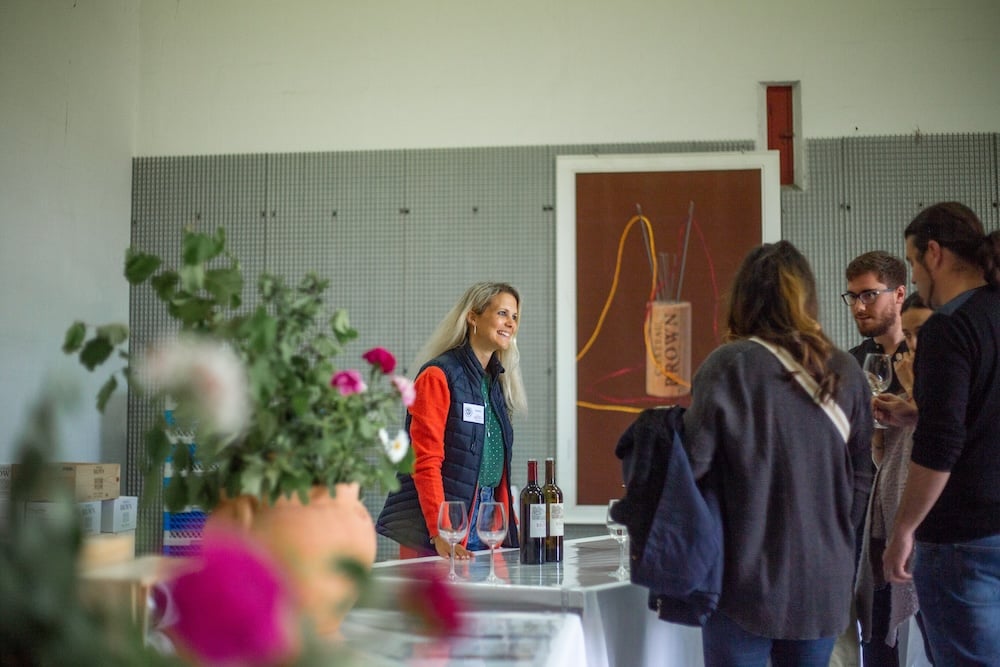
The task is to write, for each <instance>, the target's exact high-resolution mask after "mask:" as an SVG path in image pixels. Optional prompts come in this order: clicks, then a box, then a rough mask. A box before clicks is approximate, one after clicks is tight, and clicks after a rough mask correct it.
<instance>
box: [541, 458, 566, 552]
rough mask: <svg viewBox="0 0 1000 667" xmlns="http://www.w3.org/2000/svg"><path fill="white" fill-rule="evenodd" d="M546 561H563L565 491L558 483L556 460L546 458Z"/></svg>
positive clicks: (544, 492)
mask: <svg viewBox="0 0 1000 667" xmlns="http://www.w3.org/2000/svg"><path fill="white" fill-rule="evenodd" d="M542 496H543V497H544V498H545V562H546V563H561V562H562V559H563V492H562V489H560V488H559V486H558V485H557V484H556V461H555V459H553V458H547V459H545V486H543V487H542Z"/></svg>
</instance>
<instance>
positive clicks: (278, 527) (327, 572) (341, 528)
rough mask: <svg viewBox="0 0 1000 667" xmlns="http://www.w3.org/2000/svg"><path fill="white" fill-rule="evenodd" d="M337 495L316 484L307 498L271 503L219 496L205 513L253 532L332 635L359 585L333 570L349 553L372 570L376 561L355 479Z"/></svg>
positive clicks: (368, 520) (303, 604)
mask: <svg viewBox="0 0 1000 667" xmlns="http://www.w3.org/2000/svg"><path fill="white" fill-rule="evenodd" d="M334 489H335V491H336V495H333V496H331V495H330V493H329V491H328V490H327V489H326V487H322V486H314V487H313V488H312V490H311V491H310V494H309V503H308V504H306V505H303V504H302V503H301V502H300V501H299V499H298V496H293V497H292V498H284V497H283V498H279V499H278V501H277V502H275V504H274V505H267V504H265V503H261V502H260V501H259V500H258V499H257V498H254V497H251V496H241V497H239V498H234V499H228V500H223V501H222V502H221V503H220V504H219V506H218V507H216V509H215V510H213V511H212V515H211V516H210V517H209V520H208V524H207V525H206V529H210V527H211V525H212V524H213V523H222V522H224V523H226V524H232V523H236V524H238V525H239V526H241V527H242V528H244V529H245V530H248V531H249V532H250V533H251V534H253V535H254V536H255V537H256V538H257V539H258V540H259V541H260V543H261V544H263V545H264V546H265V547H266V548H267V549H268V550H269V551H270V552H271V553H272V554H273V555H274V557H275V558H276V559H277V560H278V562H279V563H280V564H281V565H282V566H283V568H284V569H285V572H286V574H287V575H288V577H289V580H290V581H291V582H292V586H293V588H294V590H295V593H296V595H297V598H298V602H299V604H300V606H301V609H302V611H304V612H305V613H306V614H307V615H308V616H309V617H311V618H312V620H313V622H314V623H315V627H316V631H317V632H318V633H319V634H321V635H335V634H337V631H338V629H339V627H340V623H341V621H342V620H343V618H344V616H345V615H346V614H347V612H348V611H349V610H350V608H351V607H352V606H353V605H354V603H355V602H356V601H357V597H358V589H357V584H356V583H355V582H354V580H353V579H351V578H350V577H349V576H346V575H344V574H342V573H340V572H339V571H338V570H337V569H336V562H337V560H338V559H342V558H350V559H352V560H355V561H357V562H359V563H361V564H362V565H363V566H364V567H365V568H367V569H370V568H371V566H372V563H374V562H375V551H376V539H375V525H374V524H373V523H372V518H371V515H370V514H369V513H368V509H367V508H366V507H365V506H364V504H362V503H361V501H360V499H359V497H358V496H359V487H358V485H357V484H337V485H336V486H335V487H334Z"/></svg>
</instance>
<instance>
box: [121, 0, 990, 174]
mask: <svg viewBox="0 0 1000 667" xmlns="http://www.w3.org/2000/svg"><path fill="white" fill-rule="evenodd" d="M998 28H1000V2H997V1H996V0H878V2H872V1H871V0H757V1H755V2H747V1H746V0H656V1H654V0H616V1H614V2H608V0H545V1H542V2H539V1H538V0H509V1H508V2H484V1H482V0H423V1H414V0H283V1H282V2H273V0H209V1H206V0H143V3H142V11H141V34H142V43H141V49H142V62H143V68H142V80H141V91H142V92H141V105H140V116H139V135H138V143H137V149H138V152H139V154H141V155H174V154H204V153H247V152H257V151H264V152H266V151H320V150H344V149H373V148H375V149H377V148H413V147H447V146H489V145H527V144H553V143H590V142H594V143H600V142H629V141H660V140H687V139H754V138H756V137H757V135H758V118H757V115H758V97H757V85H758V82H759V81H793V80H798V81H801V82H802V84H801V89H802V105H803V121H804V122H803V133H804V135H805V136H806V137H839V136H850V135H854V134H860V135H880V134H907V133H910V132H913V131H914V130H916V129H917V128H919V129H920V130H921V131H923V132H964V131H992V130H997V129H1000V86H997V85H996V83H997V79H996V74H995V72H996V70H997V67H998V66H1000V39H997V36H996V35H997V30H998Z"/></svg>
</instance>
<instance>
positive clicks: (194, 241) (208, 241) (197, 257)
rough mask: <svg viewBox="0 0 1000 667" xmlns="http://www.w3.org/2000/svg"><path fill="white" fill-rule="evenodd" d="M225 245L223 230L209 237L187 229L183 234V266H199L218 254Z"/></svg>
mask: <svg viewBox="0 0 1000 667" xmlns="http://www.w3.org/2000/svg"><path fill="white" fill-rule="evenodd" d="M225 246H226V235H225V232H222V233H221V234H218V233H217V234H216V236H215V237H211V236H209V235H208V234H199V233H197V232H192V231H188V232H185V234H184V250H183V255H184V265H185V267H192V266H200V265H201V264H204V263H205V262H207V261H209V260H211V259H214V258H215V257H218V256H219V253H221V252H222V250H223V248H225Z"/></svg>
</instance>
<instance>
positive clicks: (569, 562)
mask: <svg viewBox="0 0 1000 667" xmlns="http://www.w3.org/2000/svg"><path fill="white" fill-rule="evenodd" d="M495 564H496V571H497V574H498V576H500V578H501V579H503V581H504V584H503V585H501V586H489V585H485V584H483V583H482V581H483V579H485V577H486V575H487V574H488V572H489V554H488V553H485V552H484V553H479V554H477V555H476V558H475V559H474V560H472V561H464V562H459V563H457V564H456V569H457V571H458V575H459V577H461V581H460V582H458V583H457V584H455V585H454V592H455V595H456V597H457V598H458V599H459V600H460V602H461V603H462V604H463V605H464V608H465V609H468V610H470V611H475V612H482V611H522V612H535V611H548V612H558V613H571V614H575V615H577V616H578V617H579V619H580V623H581V625H582V628H583V639H582V641H581V642H580V645H581V646H582V647H583V648H584V650H585V654H586V658H587V664H588V665H589V667H645V666H647V665H648V666H649V667H654V666H655V667H672V666H674V665H677V666H685V667H686V666H688V665H701V664H702V663H703V658H702V650H701V630H700V628H693V627H688V626H683V625H676V624H673V623H664V622H663V621H661V620H659V619H658V618H657V617H656V614H655V613H653V612H652V611H650V610H649V609H648V606H647V597H648V593H649V591H648V590H646V589H645V588H642V587H639V586H633V585H632V584H631V583H629V582H628V581H619V580H617V579H616V578H614V577H613V576H611V574H612V573H613V572H614V570H615V568H616V567H617V566H618V547H617V544H616V543H615V542H613V541H612V540H611V539H610V538H608V537H587V538H581V539H577V540H567V541H566V544H565V559H564V561H563V562H562V563H546V564H545V565H541V566H539V565H521V564H520V562H518V552H517V550H516V549H504V550H499V551H498V552H497V553H496V561H495ZM428 566H430V567H434V568H437V569H438V570H439V573H440V574H441V575H442V576H443V575H444V574H446V573H447V571H448V562H447V561H446V560H444V559H442V558H437V557H433V558H418V559H412V560H406V561H389V562H385V563H376V565H375V568H374V571H373V572H374V574H375V579H376V584H377V588H378V589H380V590H381V592H382V596H383V597H382V599H380V600H379V599H373V600H369V601H368V602H367V604H369V605H370V606H372V607H374V608H378V609H388V610H391V609H394V605H395V599H396V598H395V594H396V593H397V592H398V591H399V590H401V587H402V586H405V585H406V582H407V581H408V580H409V579H412V578H413V577H417V576H420V573H421V572H423V571H426V570H425V569H424V568H426V567H428Z"/></svg>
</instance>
